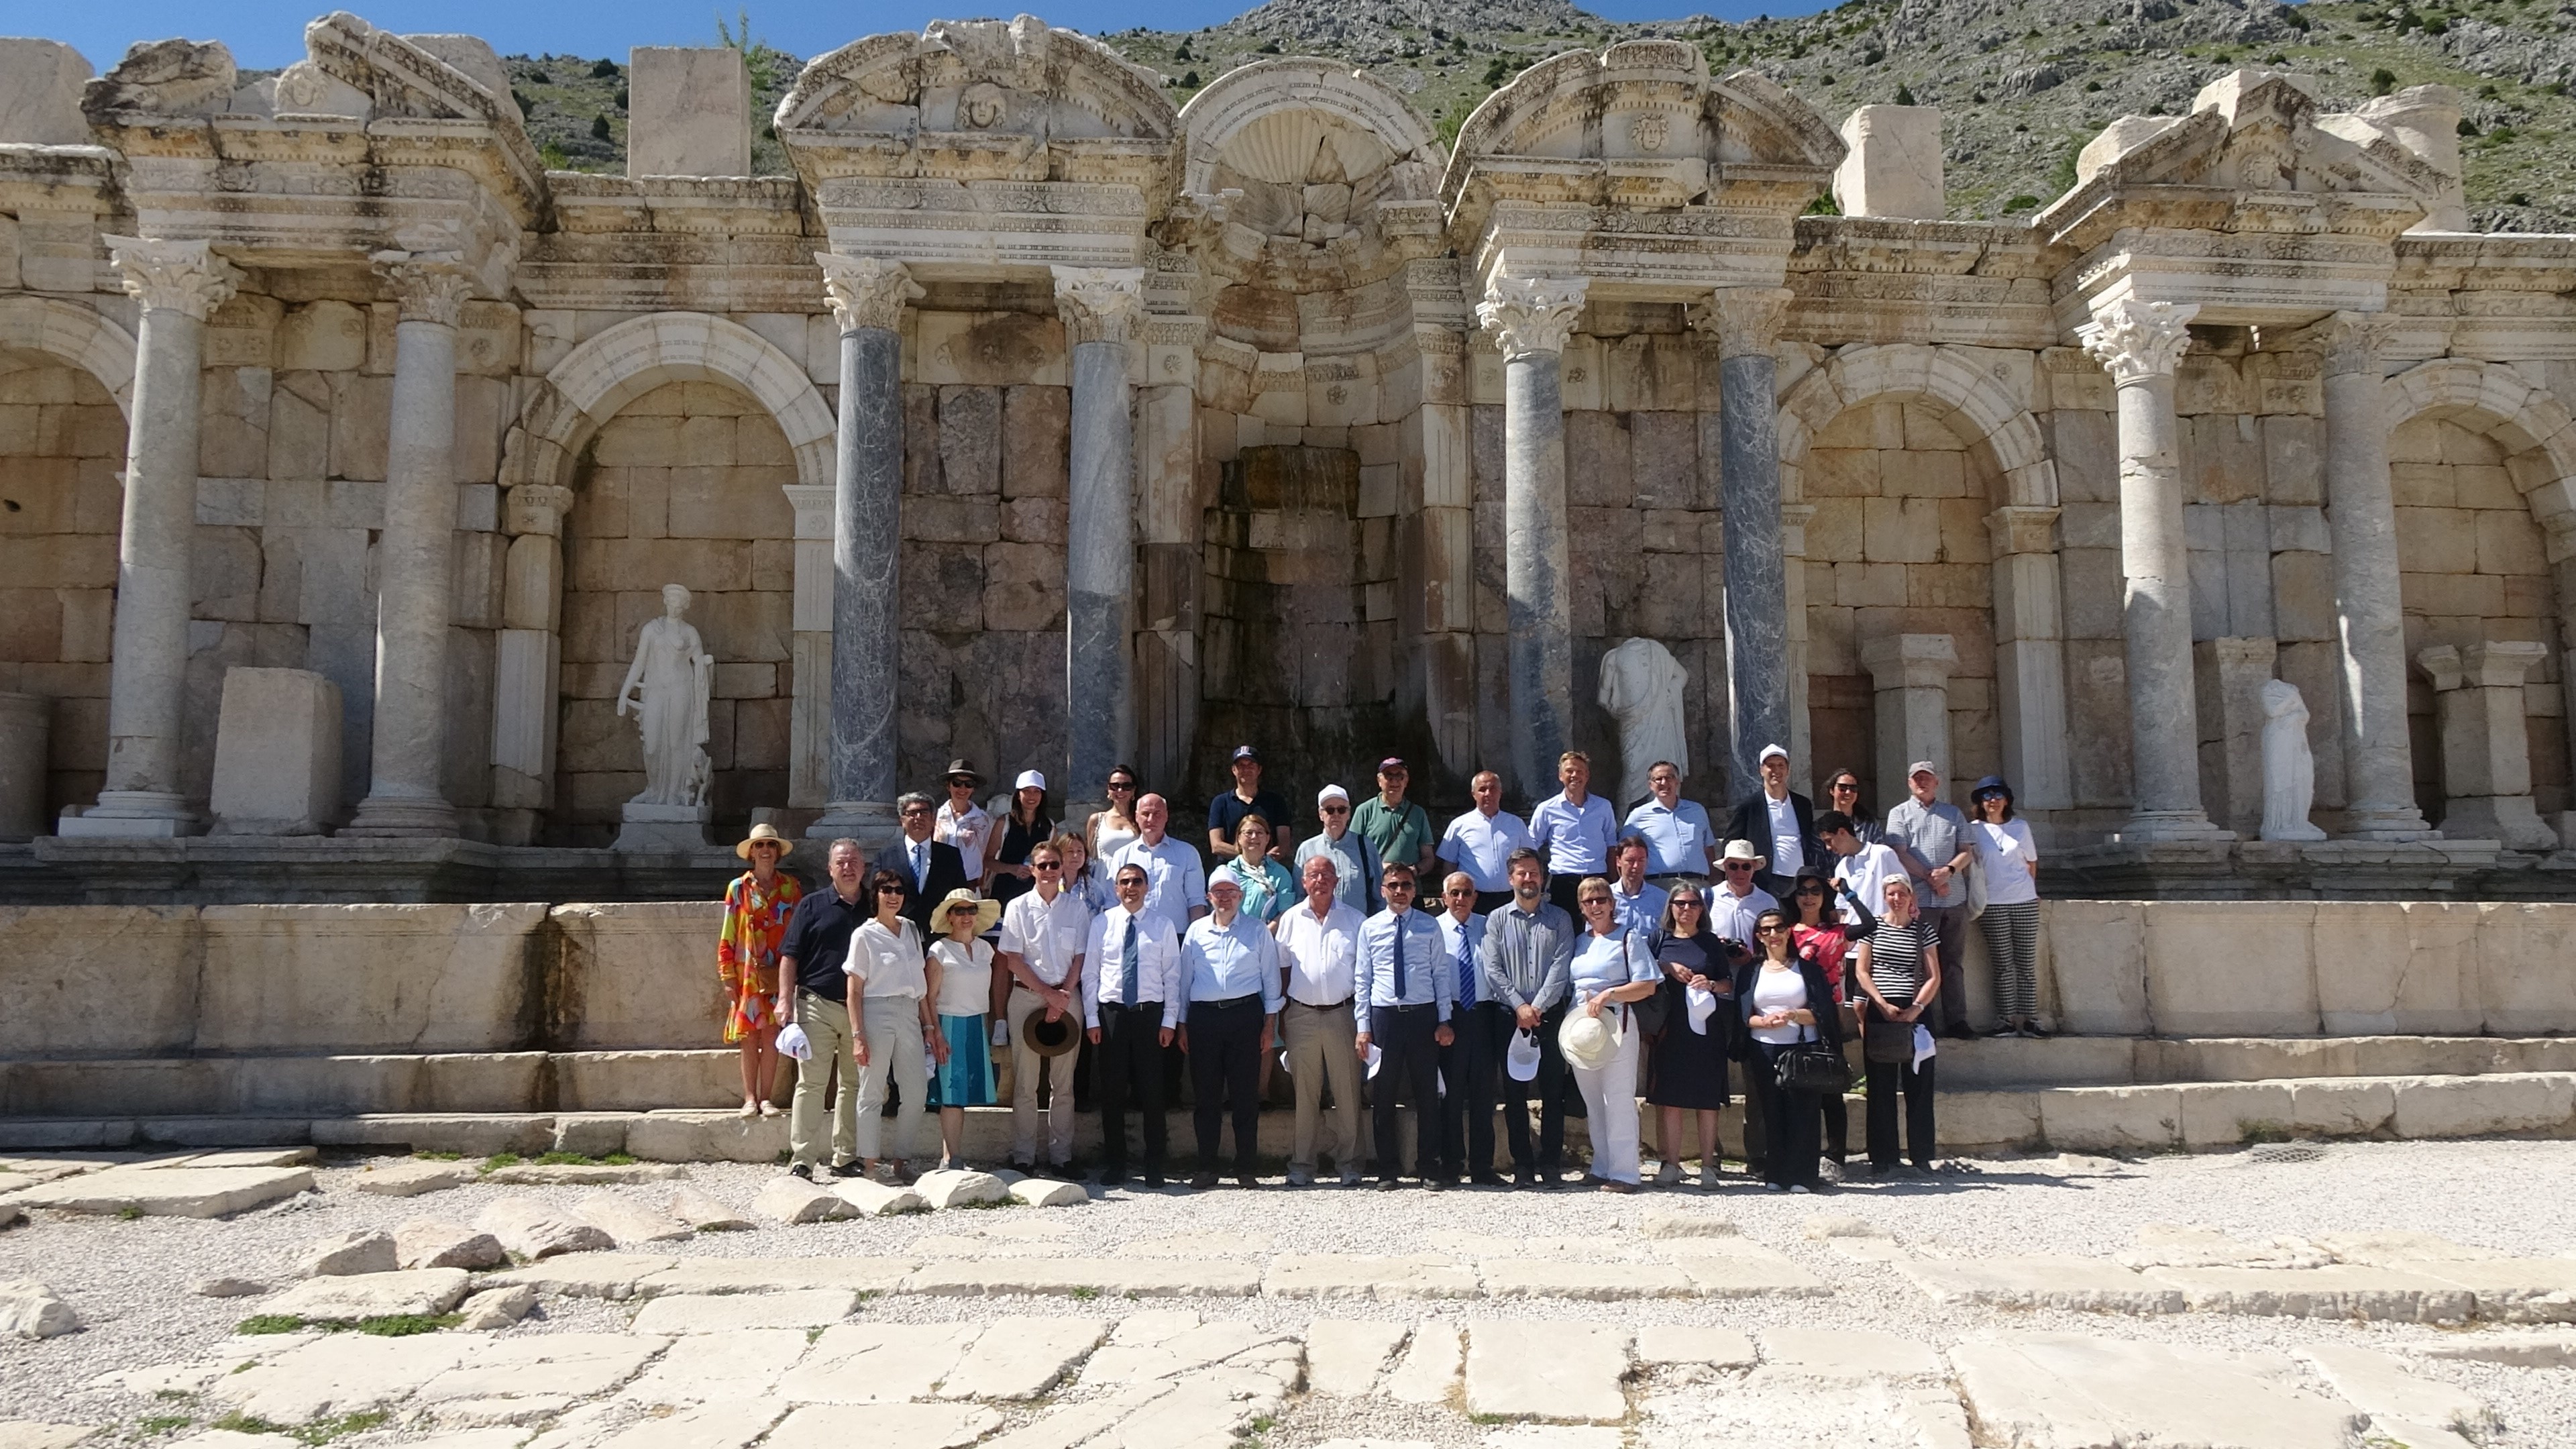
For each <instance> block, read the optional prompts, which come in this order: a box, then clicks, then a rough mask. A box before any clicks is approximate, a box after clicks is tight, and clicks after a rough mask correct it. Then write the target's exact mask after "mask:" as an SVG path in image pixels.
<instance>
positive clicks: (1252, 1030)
mask: <svg viewBox="0 0 2576 1449" xmlns="http://www.w3.org/2000/svg"><path fill="white" fill-rule="evenodd" d="M1261 1018H1262V1010H1261V998H1260V997H1258V996H1238V997H1236V998H1234V999H1233V1000H1232V1001H1193V1002H1191V1003H1190V1118H1191V1122H1192V1125H1194V1126H1196V1127H1197V1128H1198V1138H1199V1171H1201V1172H1215V1171H1217V1170H1218V1169H1217V1163H1218V1162H1220V1161H1221V1160H1222V1159H1220V1158H1219V1157H1218V1156H1217V1139H1218V1136H1219V1135H1220V1133H1221V1132H1222V1131H1223V1128H1224V1125H1225V1107H1226V1104H1227V1101H1228V1099H1229V1098H1231V1099H1232V1103H1233V1107H1234V1170H1235V1171H1236V1172H1237V1173H1238V1174H1240V1175H1242V1176H1245V1177H1250V1176H1251V1175H1252V1174H1253V1172H1254V1170H1255V1166H1254V1164H1255V1161H1256V1159H1257V1158H1258V1156H1259V1154H1258V1152H1257V1151H1256V1150H1255V1149H1256V1148H1257V1147H1258V1146H1259V1145H1260V1137H1261Z"/></svg>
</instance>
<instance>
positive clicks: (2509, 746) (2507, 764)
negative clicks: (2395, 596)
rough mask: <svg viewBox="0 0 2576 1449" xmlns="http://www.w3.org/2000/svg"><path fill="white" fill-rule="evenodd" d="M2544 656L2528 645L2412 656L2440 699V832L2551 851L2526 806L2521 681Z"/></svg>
mask: <svg viewBox="0 0 2576 1449" xmlns="http://www.w3.org/2000/svg"><path fill="white" fill-rule="evenodd" d="M2547 653H2548V650H2547V649H2546V648H2545V647H2544V646H2542V645H2539V644H2535V643H2533V642H2531V641H2529V640H2523V639H2516V640H2504V641H2496V642H2491V643H2486V644H2472V645H2470V646H2468V647H2467V648H2465V649H2457V648H2453V647H2452V646H2451V645H2448V644H2441V645H2436V646H2434V647H2433V648H2430V649H2426V650H2423V651H2422V652H2420V653H2418V654H2417V655H2416V656H2415V661H2416V663H2418V664H2420V665H2422V666H2423V669H2424V675H2425V677H2426V678H2428V679H2430V680H2432V681H2433V688H2434V690H2435V691H2436V693H2437V694H2438V695H2439V706H2440V710H2441V721H2442V794H2443V797H2444V799H2445V801H2446V802H2447V803H2446V804H2445V806H2444V808H2443V811H2442V833H2443V834H2444V835H2447V836H2449V837H2451V838H2452V839H2454V840H2501V841H2503V842H2504V843H2505V845H2506V846H2507V847H2509V848H2511V849H2514V850H2535V851H2539V850H2555V849H2557V848H2558V834H2557V832H2556V831H2553V830H2551V829H2550V828H2549V827H2548V826H2546V825H2543V824H2541V823H2540V813H2539V811H2538V810H2536V809H2535V808H2534V807H2533V805H2532V800H2531V736H2530V733H2529V726H2528V724H2527V723H2526V721H2525V720H2524V718H2523V699H2522V682H2523V680H2524V678H2525V677H2526V676H2528V675H2529V674H2530V673H2531V669H2532V666H2533V665H2536V664H2538V663H2539V662H2540V661H2541V658H2542V656H2543V655H2545V654H2547Z"/></svg>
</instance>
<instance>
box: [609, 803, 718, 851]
mask: <svg viewBox="0 0 2576 1449" xmlns="http://www.w3.org/2000/svg"><path fill="white" fill-rule="evenodd" d="M713 817H714V812H713V811H712V810H711V809H710V808H709V807H708V806H705V805H639V804H636V803H634V802H632V801H629V802H628V803H627V806H626V823H625V825H624V826H623V827H622V828H620V829H619V830H618V832H617V844H616V845H615V846H614V847H613V848H614V849H617V850H703V849H705V848H706V846H707V844H708V841H707V822H708V821H709V820H710V819H712V818H713Z"/></svg>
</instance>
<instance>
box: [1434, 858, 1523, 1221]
mask: <svg viewBox="0 0 2576 1449" xmlns="http://www.w3.org/2000/svg"><path fill="white" fill-rule="evenodd" d="M1440 900H1441V904H1442V906H1444V907H1445V909H1443V910H1442V911H1441V912H1440V914H1439V916H1438V920H1439V922H1440V942H1441V947H1442V949H1443V950H1444V951H1445V952H1446V953H1447V956H1446V959H1447V960H1448V961H1449V962H1450V969H1451V970H1452V971H1453V972H1454V973H1455V974H1456V977H1457V982H1458V986H1457V1001H1456V1004H1455V1005H1454V1006H1453V1007H1452V1008H1451V1010H1450V1013H1449V1030H1450V1032H1451V1034H1452V1035H1453V1037H1454V1038H1455V1040H1453V1041H1452V1042H1451V1043H1450V1044H1449V1045H1448V1046H1444V1047H1442V1048H1441V1049H1440V1079H1441V1080H1442V1081H1444V1082H1446V1083H1447V1084H1448V1086H1449V1092H1448V1095H1446V1096H1444V1097H1442V1098H1441V1099H1440V1170H1441V1173H1442V1174H1443V1175H1444V1176H1445V1177H1447V1178H1448V1180H1449V1181H1451V1182H1453V1183H1454V1182H1456V1181H1458V1179H1459V1178H1460V1177H1461V1176H1464V1177H1466V1178H1467V1179H1468V1180H1469V1181H1471V1182H1474V1183H1476V1184H1478V1185H1479V1186H1483V1187H1501V1186H1502V1185H1503V1178H1502V1175H1501V1174H1500V1173H1497V1172H1496V1171H1494V1097H1495V1085H1496V1082H1495V1075H1494V1074H1495V1073H1496V1072H1497V1071H1498V1070H1500V1068H1501V1065H1502V1045H1503V1042H1504V1041H1505V1040H1506V1036H1505V1033H1506V1032H1507V1031H1508V1030H1509V1028H1508V1026H1507V1025H1506V1023H1505V1022H1504V1020H1503V1018H1502V1016H1501V1015H1500V1013H1499V1010H1498V1008H1496V1007H1494V1006H1493V1005H1491V1004H1489V1003H1487V1002H1485V1001H1483V1000H1482V999H1481V996H1482V992H1480V991H1479V990H1478V988H1479V987H1480V986H1481V985H1482V984H1483V981H1482V978H1483V975H1484V952H1485V918H1484V917H1483V916H1480V915H1478V914H1476V878H1475V877H1474V876H1471V875H1469V874H1467V873H1466V872H1465V871H1463V870H1462V871H1453V872H1451V873H1450V875H1449V878H1448V879H1447V880H1445V881H1442V882H1441V884H1440Z"/></svg>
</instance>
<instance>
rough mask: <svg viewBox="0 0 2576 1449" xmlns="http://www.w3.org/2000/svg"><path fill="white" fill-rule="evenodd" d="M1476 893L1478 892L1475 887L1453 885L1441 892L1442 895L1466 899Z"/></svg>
mask: <svg viewBox="0 0 2576 1449" xmlns="http://www.w3.org/2000/svg"><path fill="white" fill-rule="evenodd" d="M1475 893H1476V892H1475V891H1474V890H1473V889H1471V888H1469V887H1467V886H1451V887H1450V888H1449V889H1447V890H1445V891H1442V892H1441V894H1442V895H1444V896H1447V897H1449V898H1450V899H1451V900H1465V899H1466V898H1468V897H1469V896H1472V895H1474V894H1475Z"/></svg>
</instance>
